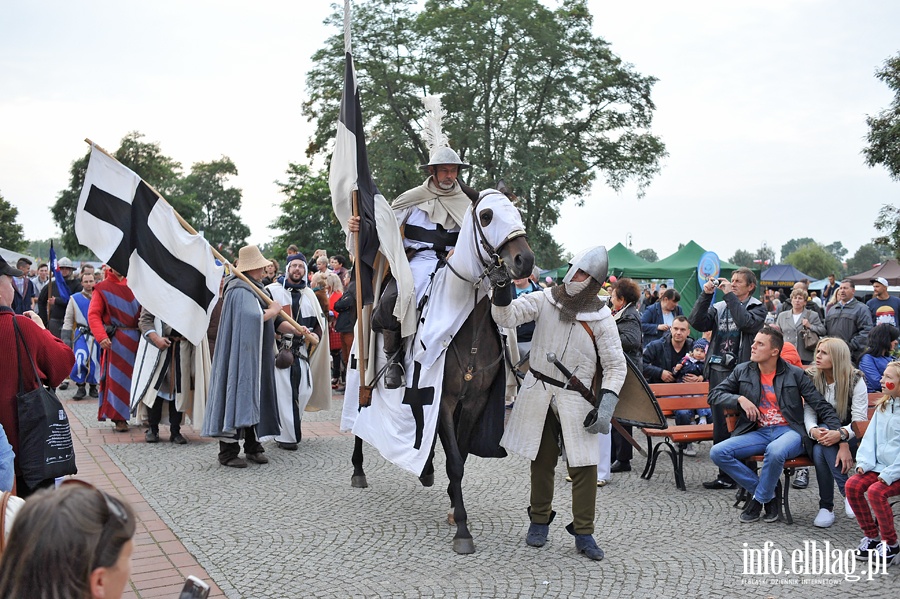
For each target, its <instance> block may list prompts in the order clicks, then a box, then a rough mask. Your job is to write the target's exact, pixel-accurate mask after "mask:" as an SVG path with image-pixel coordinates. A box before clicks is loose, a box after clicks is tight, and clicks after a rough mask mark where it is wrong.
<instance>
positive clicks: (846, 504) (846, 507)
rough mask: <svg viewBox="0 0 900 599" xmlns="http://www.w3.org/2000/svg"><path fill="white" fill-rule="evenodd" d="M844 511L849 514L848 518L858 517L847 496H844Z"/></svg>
mask: <svg viewBox="0 0 900 599" xmlns="http://www.w3.org/2000/svg"><path fill="white" fill-rule="evenodd" d="M844 513H845V514H847V517H848V518H854V519H855V518H856V514H854V513H853V508H852V507H850V502H849V501H847V498H846V497H844Z"/></svg>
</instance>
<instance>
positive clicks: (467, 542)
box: [453, 539, 475, 555]
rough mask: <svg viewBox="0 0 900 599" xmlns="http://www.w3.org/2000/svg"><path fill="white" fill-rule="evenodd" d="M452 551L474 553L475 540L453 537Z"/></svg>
mask: <svg viewBox="0 0 900 599" xmlns="http://www.w3.org/2000/svg"><path fill="white" fill-rule="evenodd" d="M453 551H455V552H457V553H458V554H460V555H469V554H470V553H475V541H473V540H472V539H453Z"/></svg>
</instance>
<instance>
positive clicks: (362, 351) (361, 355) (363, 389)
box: [353, 189, 372, 408]
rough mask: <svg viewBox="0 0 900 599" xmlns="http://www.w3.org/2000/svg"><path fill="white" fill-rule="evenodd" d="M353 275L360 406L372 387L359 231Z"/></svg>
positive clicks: (355, 196) (356, 205)
mask: <svg viewBox="0 0 900 599" xmlns="http://www.w3.org/2000/svg"><path fill="white" fill-rule="evenodd" d="M353 216H359V192H358V191H357V190H355V189H354V190H353ZM353 238H354V240H353V246H354V247H353V251H354V254H355V255H354V256H353V276H354V277H355V278H356V330H357V333H356V338H357V339H358V343H357V344H356V353H357V356H356V361H357V362H358V366H359V406H360V407H361V408H365V407H368V406H370V405H372V387H371V385H367V384H366V356H367V355H368V354H367V353H366V338H367V337H368V331H366V327H365V319H364V318H363V297H362V293H361V291H362V272H361V271H360V268H359V267H360V265H361V264H362V255H361V253H360V249H359V233H357V234H356V235H354V236H353Z"/></svg>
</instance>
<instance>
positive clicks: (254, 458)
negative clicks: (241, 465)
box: [245, 453, 269, 464]
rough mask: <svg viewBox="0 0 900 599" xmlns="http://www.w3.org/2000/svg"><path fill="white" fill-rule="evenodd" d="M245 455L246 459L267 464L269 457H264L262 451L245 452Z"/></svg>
mask: <svg viewBox="0 0 900 599" xmlns="http://www.w3.org/2000/svg"><path fill="white" fill-rule="evenodd" d="M245 455H246V456H247V461H249V462H253V463H254V464H268V463H269V458H268V457H266V454H264V453H248V454H245Z"/></svg>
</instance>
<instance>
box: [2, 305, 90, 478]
mask: <svg viewBox="0 0 900 599" xmlns="http://www.w3.org/2000/svg"><path fill="white" fill-rule="evenodd" d="M13 322H14V323H15V318H13ZM15 328H16V333H17V336H18V337H19V338H20V339H22V345H23V346H24V347H25V353H26V354H28V359H29V360H30V361H31V368H32V370H33V372H34V377H35V379H36V380H37V385H38V386H37V389H34V390H32V391H28V392H25V391H24V384H23V382H22V380H21V369H20V370H19V375H20V376H19V393H18V394H17V395H16V401H17V404H18V406H17V408H18V415H19V452H18V455H16V462H17V463H18V465H19V471H20V472H21V473H22V476H23V478H24V479H25V484H27V485H28V486H29V487H35V486H37V485H38V484H40V483H41V481H44V480H47V479H49V478H59V477H61V476H65V475H67V474H75V473H77V472H78V468H77V467H76V466H75V447H74V446H73V444H72V430H71V429H70V428H69V419H68V417H67V416H66V410H65V409H64V408H63V405H62V402H60V401H59V398H58V397H56V394H55V393H54V392H53V391H52V390H51V389H48V388H47V387H45V386H44V385H43V383H42V382H41V380H40V377H39V376H38V372H37V367H36V366H35V364H34V358H33V357H32V355H31V352H30V351H28V345H27V343H26V342H25V337H24V336H22V334H21V333H20V332H19V325H18V324H16V325H15ZM16 350H17V351H16V353H17V355H18V354H19V352H18V347H17V348H16Z"/></svg>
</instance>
